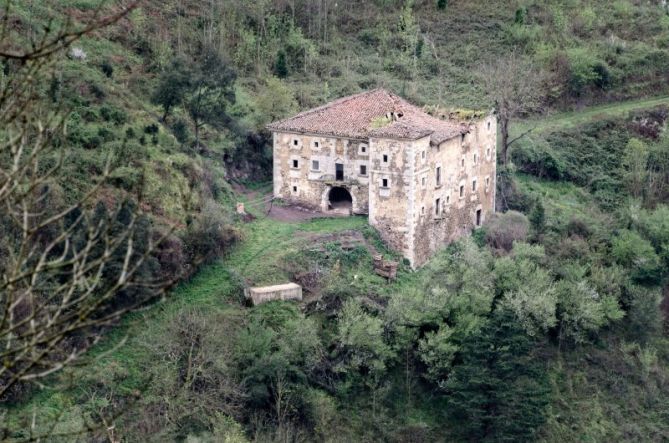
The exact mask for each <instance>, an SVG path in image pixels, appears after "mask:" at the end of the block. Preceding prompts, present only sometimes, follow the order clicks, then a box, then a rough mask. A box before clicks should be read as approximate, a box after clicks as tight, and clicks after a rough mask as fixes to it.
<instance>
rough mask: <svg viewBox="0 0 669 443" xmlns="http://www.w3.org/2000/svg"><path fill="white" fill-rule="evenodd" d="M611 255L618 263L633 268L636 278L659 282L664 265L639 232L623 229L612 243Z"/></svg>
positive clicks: (643, 280) (642, 280)
mask: <svg viewBox="0 0 669 443" xmlns="http://www.w3.org/2000/svg"><path fill="white" fill-rule="evenodd" d="M611 255H612V256H613V258H615V259H616V261H617V262H618V263H620V264H621V265H623V266H625V267H627V268H628V269H630V270H632V276H633V278H634V279H635V280H637V281H639V282H642V283H651V284H653V283H654V284H657V283H659V281H660V276H661V271H662V267H661V264H660V259H659V257H658V256H657V254H656V253H655V249H654V248H653V246H652V245H651V244H650V242H649V241H648V240H646V239H645V238H643V237H641V235H639V234H638V233H637V232H635V231H630V230H627V229H625V230H622V231H620V232H619V233H618V235H617V236H616V237H615V238H614V239H613V241H612V243H611Z"/></svg>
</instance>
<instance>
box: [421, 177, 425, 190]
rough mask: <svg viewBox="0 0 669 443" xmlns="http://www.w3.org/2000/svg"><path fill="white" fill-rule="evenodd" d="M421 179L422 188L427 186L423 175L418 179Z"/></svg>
mask: <svg viewBox="0 0 669 443" xmlns="http://www.w3.org/2000/svg"><path fill="white" fill-rule="evenodd" d="M420 180H421V185H423V189H424V188H426V187H427V177H423V178H421V179H420Z"/></svg>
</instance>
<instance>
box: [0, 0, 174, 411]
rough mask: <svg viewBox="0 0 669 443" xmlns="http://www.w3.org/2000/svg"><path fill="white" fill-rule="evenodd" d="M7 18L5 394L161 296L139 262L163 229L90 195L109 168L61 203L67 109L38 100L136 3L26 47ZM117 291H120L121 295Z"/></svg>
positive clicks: (1, 335) (0, 95)
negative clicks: (79, 50)
mask: <svg viewBox="0 0 669 443" xmlns="http://www.w3.org/2000/svg"><path fill="white" fill-rule="evenodd" d="M11 3H12V2H11V1H10V0H7V2H6V4H5V8H4V11H2V13H4V15H3V16H2V17H0V20H2V21H1V24H0V26H1V28H0V63H1V64H2V65H4V68H5V69H4V71H5V72H6V73H7V74H6V75H4V76H3V77H2V78H1V79H0V82H1V85H0V86H1V87H0V91H1V92H0V128H2V129H0V359H1V360H2V365H0V401H2V400H4V399H6V398H7V396H8V394H9V393H10V392H11V389H12V388H13V387H15V386H16V385H17V384H19V383H22V382H38V383H39V380H40V379H42V378H43V377H45V376H47V375H49V374H53V373H55V372H57V371H59V370H61V369H63V368H65V367H67V366H68V365H71V364H73V363H74V362H75V361H77V360H78V359H79V357H80V356H81V355H82V354H83V352H85V351H86V349H88V348H89V347H90V345H91V344H93V343H94V342H95V341H96V337H98V335H99V334H98V332H99V330H100V328H101V327H104V326H105V325H109V324H112V323H114V322H116V321H117V320H118V319H119V318H120V317H121V316H122V315H123V314H125V313H126V312H128V311H130V310H133V309H136V308H137V307H139V306H141V305H142V304H145V303H146V302H147V301H149V300H152V299H154V298H155V297H157V296H159V295H160V294H162V293H163V292H164V289H165V288H166V287H167V284H164V283H160V284H155V282H150V281H147V280H145V279H144V277H143V275H142V274H143V271H142V270H143V267H144V265H145V263H146V261H147V260H148V259H149V257H150V255H151V253H152V251H153V250H154V247H155V246H156V244H157V243H160V242H161V241H162V239H163V238H164V237H165V236H166V235H167V234H166V235H164V236H154V235H152V234H151V233H149V231H147V223H146V219H144V218H143V217H142V216H141V214H139V212H138V211H137V210H135V209H133V206H132V205H122V206H121V207H119V208H117V209H111V210H106V209H104V207H103V206H100V205H98V207H97V208H94V203H95V197H96V195H97V193H98V191H99V190H100V187H101V186H103V185H104V183H105V180H106V178H107V176H108V174H109V172H110V169H109V167H106V168H105V171H104V173H103V174H101V175H100V176H99V177H91V186H90V189H88V190H86V191H85V192H84V193H83V195H80V196H79V197H77V198H75V199H74V200H75V201H69V202H65V201H64V199H60V200H59V199H58V196H57V193H56V192H55V191H54V190H55V189H58V185H59V183H62V182H63V181H64V180H66V179H67V178H66V177H64V176H63V169H62V165H63V164H64V162H65V161H66V158H67V152H66V146H65V140H66V138H65V137H64V135H65V124H64V121H65V119H66V116H67V113H66V112H65V110H64V109H62V108H61V107H60V106H59V105H58V104H55V105H54V104H53V103H48V101H47V100H46V99H45V97H44V96H43V91H44V89H45V85H48V84H49V80H50V78H51V76H52V75H53V74H54V71H55V66H56V63H57V58H58V57H59V56H60V55H62V54H63V53H64V52H65V51H66V50H67V48H68V47H69V46H70V44H71V43H73V42H74V41H76V40H77V39H78V38H80V37H81V36H83V35H85V34H87V33H90V32H93V31H95V30H97V29H100V28H102V27H104V26H108V25H110V24H112V23H115V22H116V21H118V20H120V19H121V18H123V17H124V16H125V15H126V14H128V13H129V12H130V11H131V10H132V9H134V8H135V7H137V5H138V3H139V2H138V1H131V2H125V3H122V4H119V3H116V4H115V6H114V7H113V8H112V9H109V8H107V7H106V5H105V7H104V8H103V6H102V5H101V6H100V8H98V9H97V10H96V11H94V12H93V14H92V15H91V17H89V19H88V20H87V21H86V23H85V24H83V25H76V24H74V23H72V22H67V23H65V24H63V25H62V26H59V27H58V28H57V29H53V28H52V25H51V24H46V25H45V26H44V29H43V31H42V32H41V34H40V35H37V36H34V37H33V38H32V39H31V41H29V42H28V43H27V44H25V45H24V46H21V45H20V44H17V42H20V41H22V40H21V39H19V38H17V36H16V35H15V34H14V32H15V31H13V30H12V25H11V24H10V23H9V22H10V20H9V15H10V12H11ZM119 297H123V298H122V299H120V298H119Z"/></svg>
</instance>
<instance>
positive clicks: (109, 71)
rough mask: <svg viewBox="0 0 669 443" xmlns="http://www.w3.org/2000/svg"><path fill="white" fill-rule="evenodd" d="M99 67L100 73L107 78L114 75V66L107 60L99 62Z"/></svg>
mask: <svg viewBox="0 0 669 443" xmlns="http://www.w3.org/2000/svg"><path fill="white" fill-rule="evenodd" d="M100 69H101V70H102V73H103V74H104V75H106V76H107V78H112V76H113V75H114V67H113V66H112V65H111V63H109V61H108V60H105V61H103V62H102V63H101V64H100Z"/></svg>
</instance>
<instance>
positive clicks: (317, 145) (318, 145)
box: [311, 140, 321, 151]
mask: <svg viewBox="0 0 669 443" xmlns="http://www.w3.org/2000/svg"><path fill="white" fill-rule="evenodd" d="M311 149H314V150H316V151H318V150H319V149H321V142H320V140H312V141H311Z"/></svg>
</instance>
